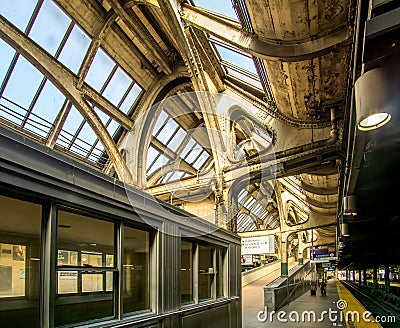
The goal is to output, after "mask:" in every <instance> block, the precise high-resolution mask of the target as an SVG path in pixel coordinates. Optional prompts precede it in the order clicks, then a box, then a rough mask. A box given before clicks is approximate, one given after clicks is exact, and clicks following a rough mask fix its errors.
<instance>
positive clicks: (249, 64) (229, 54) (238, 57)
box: [215, 44, 257, 75]
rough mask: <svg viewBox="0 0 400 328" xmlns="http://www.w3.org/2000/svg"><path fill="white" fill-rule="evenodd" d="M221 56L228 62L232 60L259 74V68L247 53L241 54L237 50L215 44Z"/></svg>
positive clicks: (243, 67) (235, 63)
mask: <svg viewBox="0 0 400 328" xmlns="http://www.w3.org/2000/svg"><path fill="white" fill-rule="evenodd" d="M215 47H216V48H217V50H218V52H219V54H220V55H221V58H222V59H223V60H225V61H227V62H230V63H232V64H234V65H236V66H239V67H241V68H242V69H244V70H246V71H248V72H251V73H254V74H256V75H257V70H256V67H255V65H254V62H253V59H252V58H251V57H249V56H247V55H245V54H240V53H238V52H236V51H233V50H230V49H227V48H225V47H222V46H220V45H217V44H216V45H215Z"/></svg>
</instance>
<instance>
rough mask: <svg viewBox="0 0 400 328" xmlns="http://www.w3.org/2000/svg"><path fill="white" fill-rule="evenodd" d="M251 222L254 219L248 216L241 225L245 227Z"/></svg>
mask: <svg viewBox="0 0 400 328" xmlns="http://www.w3.org/2000/svg"><path fill="white" fill-rule="evenodd" d="M251 222H252V219H251V217H249V216H248V217H247V219H246V220H244V221H243V223H242V224H241V226H242V227H243V228H244V227H246V225H248V224H249V223H251Z"/></svg>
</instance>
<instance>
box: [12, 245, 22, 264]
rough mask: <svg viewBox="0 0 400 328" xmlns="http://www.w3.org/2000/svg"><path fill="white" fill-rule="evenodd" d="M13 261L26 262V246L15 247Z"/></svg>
mask: <svg viewBox="0 0 400 328" xmlns="http://www.w3.org/2000/svg"><path fill="white" fill-rule="evenodd" d="M13 260H14V261H25V246H21V245H13Z"/></svg>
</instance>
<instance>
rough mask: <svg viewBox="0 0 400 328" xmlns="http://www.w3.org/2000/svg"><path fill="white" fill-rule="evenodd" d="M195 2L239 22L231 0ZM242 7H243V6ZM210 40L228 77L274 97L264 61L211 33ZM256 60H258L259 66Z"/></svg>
mask: <svg viewBox="0 0 400 328" xmlns="http://www.w3.org/2000/svg"><path fill="white" fill-rule="evenodd" d="M193 3H194V4H195V5H196V6H198V7H201V8H203V9H206V10H209V11H211V12H213V13H216V14H218V15H220V16H224V17H225V18H227V19H230V20H233V21H235V22H237V23H239V21H238V18H237V15H236V13H235V10H234V9H233V4H232V1H231V0H218V1H207V0H193ZM240 7H241V8H242V7H243V6H240ZM244 8H245V6H244ZM208 40H209V42H210V44H211V46H212V47H213V49H214V51H215V53H216V55H217V57H218V58H219V59H220V64H221V66H222V68H223V69H224V71H225V73H226V74H227V76H228V77H231V78H232V79H233V81H237V82H240V83H245V84H249V85H250V86H251V87H253V88H255V89H258V90H259V91H261V92H263V91H266V97H267V98H271V97H272V94H271V91H270V86H269V82H268V77H267V76H266V72H265V68H264V64H263V63H262V61H260V60H257V59H254V58H253V57H252V56H251V55H248V54H246V53H245V52H243V51H242V50H240V49H239V48H237V47H234V46H232V45H230V44H228V43H227V42H225V41H223V40H221V39H219V38H216V37H214V36H211V35H209V36H208ZM255 61H257V65H258V67H257V66H256V62H255ZM260 74H262V75H263V79H261V78H260ZM263 83H264V84H265V85H263ZM270 100H273V99H270Z"/></svg>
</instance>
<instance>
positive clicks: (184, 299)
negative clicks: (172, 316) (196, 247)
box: [181, 240, 193, 304]
mask: <svg viewBox="0 0 400 328" xmlns="http://www.w3.org/2000/svg"><path fill="white" fill-rule="evenodd" d="M192 301H193V243H190V242H187V241H184V240H182V241H181V303H182V304H183V303H188V302H192Z"/></svg>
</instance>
